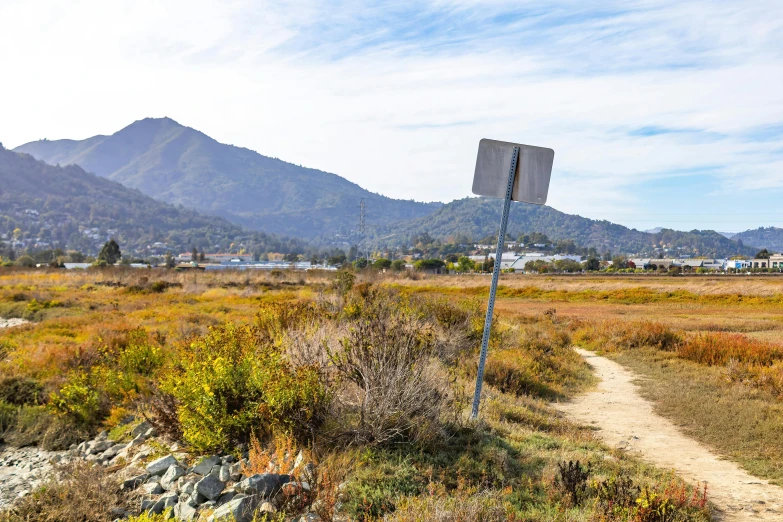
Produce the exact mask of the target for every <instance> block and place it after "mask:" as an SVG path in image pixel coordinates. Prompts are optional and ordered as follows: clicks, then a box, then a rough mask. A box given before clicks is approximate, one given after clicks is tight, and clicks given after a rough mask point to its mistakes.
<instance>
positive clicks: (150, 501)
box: [141, 498, 157, 513]
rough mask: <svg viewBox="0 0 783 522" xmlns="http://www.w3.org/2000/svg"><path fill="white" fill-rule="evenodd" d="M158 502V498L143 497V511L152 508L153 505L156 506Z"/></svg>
mask: <svg viewBox="0 0 783 522" xmlns="http://www.w3.org/2000/svg"><path fill="white" fill-rule="evenodd" d="M156 502H157V500H156V499H154V498H142V499H141V511H142V513H143V512H145V511H149V510H150V509H152V506H154V505H155V503H156Z"/></svg>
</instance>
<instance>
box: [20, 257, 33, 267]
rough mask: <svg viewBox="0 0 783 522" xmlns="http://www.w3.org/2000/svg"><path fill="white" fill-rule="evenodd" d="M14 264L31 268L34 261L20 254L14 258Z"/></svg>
mask: <svg viewBox="0 0 783 522" xmlns="http://www.w3.org/2000/svg"><path fill="white" fill-rule="evenodd" d="M15 264H16V266H23V267H25V268H32V267H34V266H35V261H34V260H33V258H32V257H30V256H21V257H20V258H19V259H17V260H16V263H15Z"/></svg>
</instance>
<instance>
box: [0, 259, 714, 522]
mask: <svg viewBox="0 0 783 522" xmlns="http://www.w3.org/2000/svg"><path fill="white" fill-rule="evenodd" d="M369 279H376V276H373V277H365V276H363V275H362V274H358V275H354V274H352V273H348V272H341V273H338V274H308V275H307V276H305V275H303V274H301V273H293V272H292V273H261V272H258V273H248V272H240V273H219V274H215V273H203V272H182V273H180V272H173V271H169V272H166V271H157V270H154V271H153V270H150V271H133V270H129V271H122V270H103V271H100V270H99V271H88V272H78V273H77V272H64V271H55V270H52V271H29V272H24V271H18V270H9V271H6V272H2V271H0V315H2V316H6V317H25V318H28V319H30V320H32V321H33V322H32V323H31V324H28V325H26V326H22V327H17V328H13V329H7V330H5V331H0V352H1V353H2V361H0V433H2V437H3V438H4V439H5V441H6V442H8V443H11V444H16V445H25V444H40V445H42V446H45V447H48V448H63V447H67V446H69V445H70V444H71V443H73V442H76V441H79V440H83V439H84V437H86V436H87V434H94V433H95V432H96V431H97V430H100V429H105V428H108V429H111V430H113V431H112V433H113V435H112V436H117V437H121V436H122V430H123V428H122V425H121V422H122V421H123V420H124V419H126V418H127V417H128V416H130V415H134V416H136V417H142V416H144V417H147V418H149V419H150V420H151V421H152V422H153V423H154V424H155V425H156V427H157V428H158V430H159V432H161V433H164V434H166V435H167V436H168V437H169V438H171V439H172V441H173V440H177V441H179V443H180V444H183V445H185V447H187V448H188V450H189V451H192V452H194V453H199V452H204V453H207V452H215V451H225V452H229V453H231V452H240V451H242V450H244V449H247V448H249V449H250V454H251V466H253V468H254V469H257V470H258V471H262V470H264V469H268V467H269V466H270V463H271V465H274V464H275V463H277V464H278V465H279V464H280V460H285V459H287V458H290V456H291V455H295V454H296V453H297V452H298V451H299V450H302V451H304V452H305V453H307V454H308V455H309V456H310V457H311V458H312V460H313V461H315V462H317V463H318V468H317V472H318V477H317V480H316V481H315V484H314V498H313V499H311V500H313V501H314V504H313V506H314V507H315V508H316V511H317V512H318V513H319V514H320V516H321V517H322V518H323V519H324V520H338V519H340V517H344V518H343V519H345V518H348V519H350V520H377V519H382V518H385V519H387V520H399V521H417V520H422V521H423V520H443V521H452V520H453V521H463V520H464V521H468V520H484V521H505V520H518V521H522V520H531V521H532V520H552V521H554V520H558V521H561V520H573V521H592V520H606V521H610V520H617V521H658V520H660V521H663V520H683V521H687V520H692V521H697V520H709V513H708V510H707V507H706V505H705V498H704V495H703V492H698V491H694V490H692V489H691V488H690V487H689V486H688V485H685V484H682V483H681V482H679V481H678V480H677V479H676V478H675V477H673V476H670V475H667V474H665V473H663V472H661V471H659V470H655V469H653V468H651V467H649V466H647V465H645V464H643V463H641V462H639V461H636V460H634V459H631V458H629V457H627V456H626V455H624V454H623V453H621V452H617V451H614V450H611V449H608V448H606V447H605V446H603V445H602V444H600V443H599V442H598V441H597V440H596V438H595V437H594V435H593V434H592V432H591V431H590V430H589V429H588V428H585V427H579V426H575V425H573V424H570V423H568V422H566V421H565V420H563V419H562V418H561V417H560V416H559V415H558V414H557V413H555V412H554V411H553V410H552V409H551V408H550V406H549V402H548V401H551V400H553V399H563V398H567V397H569V396H570V395H572V394H574V393H578V392H579V391H581V390H584V389H586V388H588V387H590V386H592V385H593V378H592V376H591V374H590V371H589V368H588V367H587V366H586V365H585V364H584V363H583V361H582V360H581V358H580V357H579V356H578V355H576V354H575V353H574V352H573V351H572V350H570V349H569V348H570V346H571V344H572V336H573V334H574V332H577V334H578V335H581V336H585V335H586V334H585V330H584V329H585V328H586V326H585V324H584V323H583V322H580V321H576V320H574V319H572V318H568V317H564V316H563V315H562V314H559V313H558V312H556V311H555V310H554V309H551V308H548V309H545V310H541V311H538V312H531V313H504V314H501V316H499V317H498V319H497V324H496V326H495V329H494V334H493V338H492V340H491V347H490V354H491V355H490V358H489V360H488V364H487V371H486V383H487V385H486V386H485V396H484V402H483V405H482V413H481V420H480V421H479V422H475V421H471V420H470V419H469V418H468V416H467V413H468V411H469V405H470V400H471V398H472V397H471V395H472V386H473V379H474V378H475V365H476V358H477V351H478V345H479V342H480V336H481V329H482V326H483V312H482V311H483V306H484V303H483V300H482V299H476V298H475V297H472V296H471V295H468V294H469V293H470V292H468V293H466V295H464V296H460V295H455V293H454V292H452V291H448V292H445V293H440V292H439V291H437V289H436V288H434V287H430V286H422V287H421V288H420V291H410V289H411V287H409V286H403V285H399V284H398V283H399V282H398V281H391V280H384V279H380V280H377V281H370V280H369ZM414 283H415V282H414ZM422 283H427V282H426V281H423V282H422ZM77 473H81V471H80V470H76V471H73V472H71V475H72V476H76V475H74V474H77ZM80 476H81V475H80ZM92 477H93V478H91V479H90V480H91V481H94V482H95V484H96V486H95V487H96V488H97V489H102V491H104V493H105V494H104V496H105V497H106V498H105V500H104V501H102V503H101V504H100V505H99V504H95V503H92V504H91V503H90V502H89V499H87V500H85V498H84V495H83V494H80V493H79V492H74V491H72V489H73V488H74V487H78V485H74V486H70V487H69V484H71V483H74V481H72V480H71V481H68V480H65V481H57V482H53V483H52V484H49V485H47V486H45V488H48V491H49V492H50V493H51V492H54V494H44V492H40V493H39V494H37V495H31V496H29V497H26V499H25V500H24V501H22V502H21V503H20V505H19V507H18V508H17V509H16V511H14V512H11V513H6V514H5V515H2V516H0V520H66V519H68V518H63V517H64V515H63V514H62V513H64V512H65V511H63V507H62V504H61V503H58V500H57V499H62V502H70V503H71V504H72V506H74V507H73V509H74V510H75V509H77V506H91V507H89V508H87V507H85V508H83V509H85V510H87V509H92V510H93V514H92V515H91V516H90V517H87V516H84V517H81V518H82V519H84V520H111V516H110V514H109V513H108V510H107V512H106V513H105V516H103V515H101V514H100V513H99V514H98V515H95V513H94V511H96V510H97V511H99V512H100V510H101V509H106V508H108V507H110V505H111V504H122V503H125V502H127V501H128V500H127V499H126V498H123V497H121V496H120V497H117V498H114V497H112V495H111V494H109V493H111V491H112V487H111V486H110V485H106V484H105V483H104V482H102V481H104V480H106V481H110V480H111V478H110V477H104V476H102V475H95V476H92ZM85 480H86V479H85ZM91 483H92V482H91ZM101 498H103V497H101ZM78 509H82V508H78ZM300 510H301V506H296V505H291V506H288V507H287V508H286V510H284V512H283V513H282V514H281V515H280V518H285V517H286V516H288V517H289V518H290V517H293V516H295V515H297V514H298V513H299V511H300ZM35 513H39V515H36V514H35ZM76 515H78V512H77V511H73V510H72V511H70V512H69V516H71V518H70V519H77V518H80V516H76ZM2 517H5V519H3V518H2ZM140 520H142V519H140Z"/></svg>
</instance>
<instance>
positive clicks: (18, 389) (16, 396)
mask: <svg viewBox="0 0 783 522" xmlns="http://www.w3.org/2000/svg"><path fill="white" fill-rule="evenodd" d="M43 401H44V395H43V385H42V384H41V383H40V382H39V381H37V380H35V379H31V378H30V377H21V376H13V377H5V378H4V379H2V380H0V402H6V403H8V404H15V405H17V406H22V405H29V404H42V403H43Z"/></svg>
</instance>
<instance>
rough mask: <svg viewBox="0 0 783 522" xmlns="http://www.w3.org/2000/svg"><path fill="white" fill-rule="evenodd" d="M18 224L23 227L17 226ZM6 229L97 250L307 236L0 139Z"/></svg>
mask: <svg viewBox="0 0 783 522" xmlns="http://www.w3.org/2000/svg"><path fill="white" fill-rule="evenodd" d="M16 229H19V230H18V231H17V232H16V234H15V233H14V231H15V230H16ZM0 234H2V235H4V236H5V238H6V239H5V242H7V243H11V242H12V241H13V240H14V236H16V240H17V243H18V244H17V245H16V248H17V249H19V250H21V249H25V248H28V247H35V248H39V249H41V248H63V249H66V248H68V249H74V250H80V251H82V252H84V253H96V252H97V251H98V250H99V249H100V246H101V245H102V244H103V243H104V242H105V241H106V240H107V239H108V238H109V237H114V238H116V239H117V241H118V242H119V243H120V245H121V247H122V249H123V251H124V252H128V253H136V254H146V255H150V254H154V255H157V254H163V253H165V252H167V251H172V252H176V253H178V252H181V251H186V252H187V251H190V249H191V247H192V246H193V245H195V246H197V247H198V249H199V250H200V251H203V250H217V249H222V250H224V251H226V250H228V249H230V248H231V246H232V244H233V246H234V248H235V249H236V248H242V247H244V248H245V249H246V250H248V251H251V252H259V253H260V252H267V251H280V252H284V253H285V252H288V251H289V250H290V249H296V250H302V248H303V245H302V243H301V242H298V241H293V240H287V239H281V238H279V237H276V236H272V235H267V234H263V233H258V232H248V231H246V230H243V229H242V228H241V227H239V226H237V225H234V224H232V223H229V222H228V221H226V220H224V219H221V218H218V217H213V216H206V215H203V214H200V213H198V212H196V211H194V210H186V209H183V208H177V207H174V206H173V205H169V204H166V203H163V202H160V201H157V200H155V199H153V198H151V197H149V196H145V195H144V194H142V193H141V192H139V191H138V190H134V189H129V188H127V187H124V186H122V185H121V184H119V183H116V182H114V181H110V180H107V179H103V178H101V177H98V176H95V175H94V174H89V173H87V172H85V171H84V170H83V169H82V168H81V167H77V166H75V165H71V166H68V167H54V166H51V165H47V164H46V163H44V162H42V161H38V160H36V159H34V158H33V157H32V156H29V155H27V154H21V153H17V152H12V151H10V150H6V149H4V148H3V147H2V146H0Z"/></svg>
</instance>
